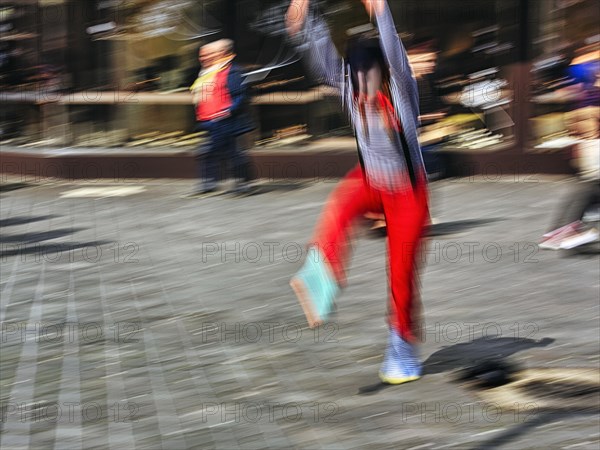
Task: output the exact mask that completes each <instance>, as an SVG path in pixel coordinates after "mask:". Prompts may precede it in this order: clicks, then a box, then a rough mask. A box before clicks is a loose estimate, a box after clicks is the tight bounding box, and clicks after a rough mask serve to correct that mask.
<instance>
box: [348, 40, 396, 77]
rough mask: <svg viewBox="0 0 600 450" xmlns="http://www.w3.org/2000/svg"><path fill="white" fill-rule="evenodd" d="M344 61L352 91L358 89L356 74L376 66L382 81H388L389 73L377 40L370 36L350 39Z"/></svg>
mask: <svg viewBox="0 0 600 450" xmlns="http://www.w3.org/2000/svg"><path fill="white" fill-rule="evenodd" d="M346 61H347V62H348V65H349V66H350V75H351V76H352V84H353V86H354V89H357V88H358V78H357V73H358V72H360V71H362V72H367V71H368V70H369V69H371V68H372V67H373V66H375V65H378V66H379V67H380V68H381V72H382V75H383V78H384V80H388V79H389V72H388V69H387V66H386V64H385V59H384V57H383V51H382V50H381V45H380V44H379V38H377V37H373V36H370V35H364V34H363V35H359V36H356V37H351V38H350V39H349V40H348V42H347V44H346Z"/></svg>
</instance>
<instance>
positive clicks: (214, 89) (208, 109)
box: [196, 65, 232, 121]
mask: <svg viewBox="0 0 600 450" xmlns="http://www.w3.org/2000/svg"><path fill="white" fill-rule="evenodd" d="M230 69H231V65H229V66H227V67H226V68H224V69H223V70H221V71H219V72H218V73H217V74H216V75H215V77H214V78H213V80H212V81H211V82H208V83H204V84H202V85H201V86H200V93H199V95H200V99H199V101H198V105H197V106H196V120H198V121H206V120H213V119H215V118H217V117H219V115H220V114H222V113H223V112H224V111H226V110H228V109H229V108H230V107H231V104H232V101H231V95H230V93H229V89H228V87H227V78H228V76H229V70H230Z"/></svg>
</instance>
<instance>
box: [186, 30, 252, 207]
mask: <svg viewBox="0 0 600 450" xmlns="http://www.w3.org/2000/svg"><path fill="white" fill-rule="evenodd" d="M235 56H236V55H235V54H234V53H233V41H231V40H229V39H220V40H218V41H215V42H211V43H209V44H206V45H204V46H202V47H201V48H200V52H199V60H200V64H201V70H200V73H199V74H198V78H197V79H196V81H195V82H194V84H193V85H192V86H191V87H190V90H191V92H192V95H193V100H194V105H195V112H196V122H197V131H206V132H207V136H206V139H205V140H204V142H203V143H202V144H201V145H200V148H199V149H198V151H197V154H196V160H197V162H198V171H199V178H200V181H199V183H198V186H197V188H196V190H195V192H193V193H192V194H191V195H190V196H191V197H197V196H204V195H207V194H210V193H213V192H215V191H216V190H217V183H218V181H219V180H221V179H223V178H224V177H223V176H222V173H221V169H222V166H223V165H226V164H228V165H229V166H230V167H231V170H232V172H233V176H234V178H235V183H236V185H235V188H234V190H233V192H234V193H240V194H242V193H247V192H248V191H249V188H250V187H249V182H250V179H251V176H250V173H249V171H250V164H249V158H248V155H247V153H246V150H245V148H243V147H242V146H241V145H240V143H239V142H238V140H239V139H238V138H239V136H242V135H244V134H246V133H249V132H250V131H252V130H253V129H254V126H253V123H252V121H251V119H250V115H249V114H248V112H247V93H246V90H245V87H244V85H243V82H242V72H241V68H240V67H239V66H238V65H237V64H236V63H235V62H234V59H235Z"/></svg>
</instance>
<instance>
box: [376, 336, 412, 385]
mask: <svg viewBox="0 0 600 450" xmlns="http://www.w3.org/2000/svg"><path fill="white" fill-rule="evenodd" d="M421 370H422V369H421V361H419V358H418V356H417V350H416V345H414V344H411V343H410V342H407V341H405V340H404V339H402V337H401V336H400V334H399V333H398V332H397V331H396V330H394V329H392V328H390V335H389V339H388V345H387V349H386V351H385V357H384V360H383V364H382V366H381V370H380V371H379V378H380V379H381V381H383V382H384V383H387V384H402V383H407V382H409V381H415V380H418V379H419V378H421Z"/></svg>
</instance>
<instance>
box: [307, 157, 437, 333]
mask: <svg viewBox="0 0 600 450" xmlns="http://www.w3.org/2000/svg"><path fill="white" fill-rule="evenodd" d="M367 212H374V213H383V214H384V215H385V219H386V223H387V235H388V277H389V278H388V279H389V290H390V294H391V295H390V308H389V316H390V317H389V320H390V324H391V325H392V326H393V327H394V328H395V329H396V330H397V331H398V332H399V333H400V335H401V336H402V337H403V338H404V339H406V340H408V341H411V342H412V341H414V340H415V331H416V330H415V326H416V325H418V323H417V322H418V316H417V314H418V311H417V308H418V307H419V299H418V297H417V292H416V289H417V288H416V281H417V280H416V269H417V257H418V251H419V245H420V243H421V239H422V237H423V235H424V232H425V227H426V225H427V224H428V222H429V210H428V206H427V188H426V184H425V182H421V183H419V184H418V185H417V187H416V188H415V189H414V190H412V189H410V188H408V189H406V190H404V191H402V192H393V193H392V192H385V191H379V190H376V189H373V188H371V187H370V186H369V185H368V184H367V183H366V182H365V180H364V175H363V171H362V169H361V167H360V166H356V167H355V168H354V169H352V170H351V171H350V172H349V173H348V174H347V175H346V177H345V178H344V179H343V180H342V181H341V182H340V183H339V184H338V186H337V187H336V189H335V190H334V191H333V193H332V194H331V195H330V197H329V199H328V200H327V204H326V206H325V209H324V210H323V212H322V215H321V217H320V219H319V222H318V223H317V226H316V229H315V234H314V236H313V239H312V241H311V243H312V244H314V245H315V246H317V248H318V249H319V250H321V252H322V253H323V255H324V257H325V260H326V261H327V262H328V263H329V265H330V267H331V269H332V271H333V273H334V274H335V277H336V279H337V280H338V282H339V284H340V285H342V286H343V285H344V284H345V280H346V277H345V268H346V265H347V262H348V258H349V256H350V240H351V236H350V233H351V231H352V225H353V222H354V221H355V219H357V218H359V217H362V216H363V215H364V214H365V213H367ZM415 316H417V317H415Z"/></svg>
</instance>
